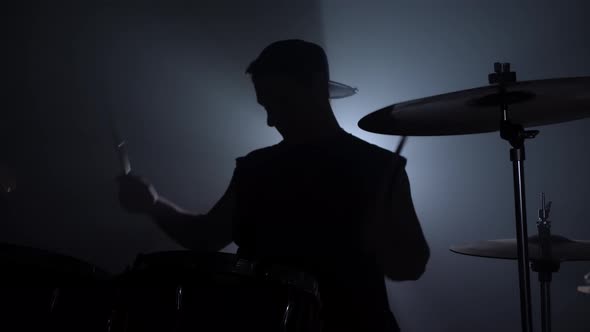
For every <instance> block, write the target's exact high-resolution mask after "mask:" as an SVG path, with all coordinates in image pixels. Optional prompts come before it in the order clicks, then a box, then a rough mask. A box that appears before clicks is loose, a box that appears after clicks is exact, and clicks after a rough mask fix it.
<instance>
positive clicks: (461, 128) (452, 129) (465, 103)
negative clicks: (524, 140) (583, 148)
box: [358, 76, 590, 136]
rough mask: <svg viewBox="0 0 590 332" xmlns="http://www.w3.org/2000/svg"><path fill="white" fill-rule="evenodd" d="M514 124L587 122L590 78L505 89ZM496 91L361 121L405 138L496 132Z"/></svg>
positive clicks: (385, 111)
mask: <svg viewBox="0 0 590 332" xmlns="http://www.w3.org/2000/svg"><path fill="white" fill-rule="evenodd" d="M506 92H507V93H506V94H505V100H506V102H507V103H508V104H509V105H510V106H509V108H508V109H509V117H510V119H511V121H512V122H513V123H516V124H521V125H523V126H524V127H525V128H527V127H535V126H541V125H547V124H553V123H560V122H566V121H571V120H578V119H583V118H586V117H590V76H587V77H574V78H560V79H546V80H537V81H523V82H516V83H511V84H509V85H507V87H506ZM500 100H501V98H500V95H499V93H498V87H497V86H491V85H490V86H484V87H479V88H475V89H469V90H463V91H457V92H451V93H446V94H441V95H437V96H432V97H427V98H422V99H415V100H411V101H406V102H402V103H399V104H393V105H391V106H387V107H384V108H382V109H380V110H378V111H375V112H373V113H370V114H368V115H366V116H365V117H363V118H362V119H361V120H360V121H359V123H358V126H359V127H360V128H361V129H363V130H366V131H369V132H373V133H378V134H387V135H403V136H438V135H463V134H476V133H485V132H492V131H497V130H499V129H500V120H501V112H500Z"/></svg>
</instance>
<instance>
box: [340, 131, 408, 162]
mask: <svg viewBox="0 0 590 332" xmlns="http://www.w3.org/2000/svg"><path fill="white" fill-rule="evenodd" d="M348 135H349V138H350V140H351V142H352V144H353V146H354V147H355V150H356V151H360V152H363V153H366V154H369V155H372V156H375V157H381V158H391V157H394V156H397V155H396V154H395V153H394V152H392V151H389V150H387V149H385V148H383V147H381V146H379V145H377V144H374V143H371V142H368V141H365V140H364V139H362V138H360V137H357V136H354V135H353V134H348Z"/></svg>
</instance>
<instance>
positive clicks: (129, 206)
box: [117, 174, 158, 214]
mask: <svg viewBox="0 0 590 332" xmlns="http://www.w3.org/2000/svg"><path fill="white" fill-rule="evenodd" d="M117 182H118V183H119V202H120V204H121V207H123V209H125V210H127V211H128V212H131V213H141V214H151V213H153V211H154V208H155V206H156V202H157V201H158V193H157V192H156V189H155V188H154V186H152V185H151V184H150V183H149V182H148V181H147V180H145V179H143V178H141V177H139V176H136V175H133V174H128V175H121V176H119V177H117Z"/></svg>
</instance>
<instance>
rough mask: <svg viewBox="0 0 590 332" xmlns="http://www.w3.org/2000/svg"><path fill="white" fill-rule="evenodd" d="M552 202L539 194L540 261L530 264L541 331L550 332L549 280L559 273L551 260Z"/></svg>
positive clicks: (556, 264)
mask: <svg viewBox="0 0 590 332" xmlns="http://www.w3.org/2000/svg"><path fill="white" fill-rule="evenodd" d="M551 204H552V202H551V201H550V202H546V201H545V193H544V192H542V193H541V208H540V209H539V219H538V220H537V231H538V233H539V246H540V248H541V260H540V261H534V262H532V264H531V268H532V270H533V271H535V272H537V273H538V274H539V283H540V291H541V330H542V331H543V332H551V279H552V276H551V274H552V273H555V272H557V271H559V265H560V263H559V261H556V260H554V259H553V258H552V254H551V221H550V220H549V213H550V212H551Z"/></svg>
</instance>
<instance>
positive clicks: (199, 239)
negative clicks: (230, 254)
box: [151, 182, 235, 252]
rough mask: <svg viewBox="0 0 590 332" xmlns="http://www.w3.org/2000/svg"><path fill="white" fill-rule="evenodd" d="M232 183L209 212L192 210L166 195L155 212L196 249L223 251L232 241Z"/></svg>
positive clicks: (159, 221) (177, 239)
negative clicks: (195, 212) (177, 204)
mask: <svg viewBox="0 0 590 332" xmlns="http://www.w3.org/2000/svg"><path fill="white" fill-rule="evenodd" d="M232 183H233V182H232ZM232 183H230V185H229V187H228V189H227V190H226V192H225V194H224V195H223V196H222V197H221V199H220V200H219V201H218V202H217V203H216V204H215V206H213V208H212V209H211V210H210V211H209V213H207V214H193V213H190V212H188V211H186V210H183V209H182V208H180V207H178V206H176V205H175V204H174V203H172V202H170V201H168V200H167V199H166V198H164V197H159V198H158V200H157V202H156V206H155V208H154V210H153V212H152V213H151V216H152V218H153V219H154V220H155V221H156V223H157V224H158V226H159V227H160V228H161V229H162V230H163V231H164V232H165V233H166V234H167V235H168V236H170V237H171V238H172V239H173V240H174V241H175V242H176V243H178V244H179V245H181V246H183V247H185V248H187V249H190V250H196V251H207V252H214V251H219V250H221V249H223V248H224V247H226V246H227V245H228V244H230V243H231V241H232V223H233V214H234V209H235V188H234V185H233V184H232Z"/></svg>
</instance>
